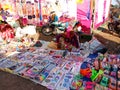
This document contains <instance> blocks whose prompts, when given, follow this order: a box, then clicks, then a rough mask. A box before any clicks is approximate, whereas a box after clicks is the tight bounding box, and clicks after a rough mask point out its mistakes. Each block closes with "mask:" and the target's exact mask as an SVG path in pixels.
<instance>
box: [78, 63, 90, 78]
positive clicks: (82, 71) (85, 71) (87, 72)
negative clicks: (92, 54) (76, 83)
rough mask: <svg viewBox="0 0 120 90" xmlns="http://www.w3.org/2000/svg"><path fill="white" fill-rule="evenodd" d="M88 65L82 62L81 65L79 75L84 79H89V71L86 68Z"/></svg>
mask: <svg viewBox="0 0 120 90" xmlns="http://www.w3.org/2000/svg"><path fill="white" fill-rule="evenodd" d="M88 65H89V64H88V63H87V62H83V63H82V65H81V69H80V74H81V75H82V76H83V77H84V76H86V77H88V76H89V77H90V75H91V69H90V68H89V66H88Z"/></svg>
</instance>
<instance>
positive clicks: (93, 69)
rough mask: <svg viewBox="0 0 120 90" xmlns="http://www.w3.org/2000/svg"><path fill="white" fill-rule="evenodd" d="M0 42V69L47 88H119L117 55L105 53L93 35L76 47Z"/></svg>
mask: <svg viewBox="0 0 120 90" xmlns="http://www.w3.org/2000/svg"><path fill="white" fill-rule="evenodd" d="M40 42H41V43H42V46H41V47H37V46H34V47H33V46H31V44H32V43H30V42H29V43H22V42H16V41H14V42H11V43H9V44H3V43H0V70H3V71H5V72H9V73H11V74H15V75H18V76H20V77H23V78H25V79H29V80H31V81H33V82H35V83H38V84H40V85H43V86H45V87H47V88H48V89H51V90H54V89H55V90H71V89H72V90H79V89H80V90H119V89H120V88H119V85H120V81H119V80H120V67H119V66H120V55H119V54H108V53H106V49H105V47H104V45H103V44H102V43H100V42H99V41H98V40H97V39H96V38H93V39H92V40H91V41H90V42H85V43H82V44H81V48H80V49H75V48H74V49H72V50H71V52H69V51H68V50H55V49H51V48H49V47H48V45H49V42H47V41H43V40H40Z"/></svg>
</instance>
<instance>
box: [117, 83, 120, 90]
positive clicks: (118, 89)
mask: <svg viewBox="0 0 120 90" xmlns="http://www.w3.org/2000/svg"><path fill="white" fill-rule="evenodd" d="M117 90H120V81H118V85H117Z"/></svg>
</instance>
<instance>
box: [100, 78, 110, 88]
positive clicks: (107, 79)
mask: <svg viewBox="0 0 120 90" xmlns="http://www.w3.org/2000/svg"><path fill="white" fill-rule="evenodd" d="M108 82H109V78H108V77H106V76H103V77H102V80H101V81H100V85H102V86H105V87H107V86H108Z"/></svg>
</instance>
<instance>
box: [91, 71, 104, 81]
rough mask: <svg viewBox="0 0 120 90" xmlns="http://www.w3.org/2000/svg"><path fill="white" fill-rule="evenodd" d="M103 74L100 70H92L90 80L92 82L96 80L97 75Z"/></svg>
mask: <svg viewBox="0 0 120 90" xmlns="http://www.w3.org/2000/svg"><path fill="white" fill-rule="evenodd" d="M103 73H104V72H103V71H102V70H99V71H98V72H97V71H96V70H95V69H92V76H91V80H92V81H94V80H95V79H98V76H99V75H102V74H103Z"/></svg>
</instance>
